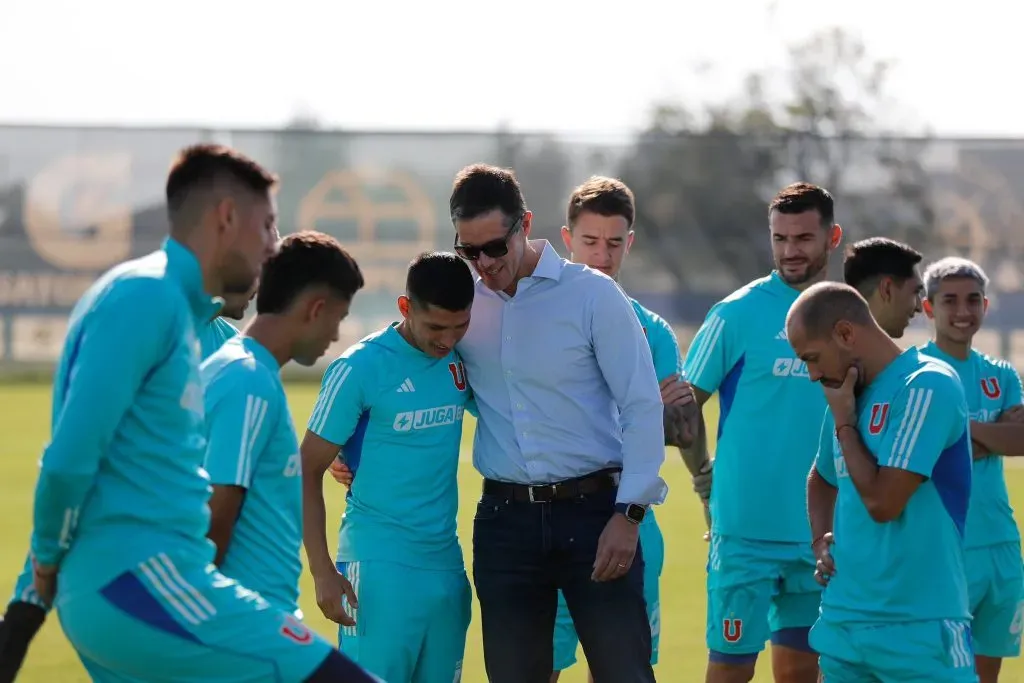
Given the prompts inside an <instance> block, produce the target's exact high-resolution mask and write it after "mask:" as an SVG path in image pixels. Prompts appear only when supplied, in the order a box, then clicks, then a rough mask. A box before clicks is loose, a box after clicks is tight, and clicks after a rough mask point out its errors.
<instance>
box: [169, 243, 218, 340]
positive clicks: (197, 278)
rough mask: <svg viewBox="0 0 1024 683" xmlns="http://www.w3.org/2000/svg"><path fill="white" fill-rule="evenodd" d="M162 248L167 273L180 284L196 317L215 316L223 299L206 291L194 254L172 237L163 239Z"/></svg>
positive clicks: (209, 317)
mask: <svg viewBox="0 0 1024 683" xmlns="http://www.w3.org/2000/svg"><path fill="white" fill-rule="evenodd" d="M163 250H164V252H165V253H166V254H167V274H168V275H170V276H171V277H172V278H173V279H174V280H175V281H176V282H177V283H178V284H179V285H181V288H182V290H183V291H184V292H185V297H186V298H187V299H188V303H189V305H190V306H191V307H192V313H193V314H194V315H195V316H196V318H198V319H200V320H203V321H207V320H210V319H212V318H213V317H214V316H216V315H217V313H219V312H220V309H221V307H223V306H224V299H222V298H220V297H211V296H210V295H209V294H207V293H206V290H205V289H204V288H203V272H202V270H201V269H200V268H199V261H198V260H197V259H196V257H195V254H193V253H192V252H191V251H190V250H189V249H188V247H186V246H185V245H183V244H182V243H181V242H179V241H177V240H176V239H174V238H173V237H168V238H167V239H165V240H164V243H163Z"/></svg>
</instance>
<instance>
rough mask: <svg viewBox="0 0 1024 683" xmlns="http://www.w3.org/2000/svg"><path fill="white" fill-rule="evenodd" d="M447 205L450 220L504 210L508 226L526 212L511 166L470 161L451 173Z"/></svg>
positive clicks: (524, 200) (468, 218) (524, 201)
mask: <svg viewBox="0 0 1024 683" xmlns="http://www.w3.org/2000/svg"><path fill="white" fill-rule="evenodd" d="M448 209H449V213H450V216H451V219H452V223H454V222H455V221H457V220H472V219H473V218H477V217H479V216H482V215H484V214H485V213H489V212H491V211H494V210H495V209H498V210H500V211H501V213H502V214H504V217H505V221H504V222H505V223H506V224H508V225H509V226H511V225H512V224H513V223H514V222H515V221H516V220H518V219H519V217H520V216H522V215H523V214H524V213H526V198H525V197H523V190H522V188H521V187H519V181H518V180H517V179H516V174H515V172H513V171H512V170H511V169H508V168H498V167H497V166H490V165H488V164H473V165H472V166H467V167H465V168H464V169H462V170H461V171H459V172H458V173H457V174H456V175H455V181H454V182H453V183H452V196H451V198H450V199H449V200H448Z"/></svg>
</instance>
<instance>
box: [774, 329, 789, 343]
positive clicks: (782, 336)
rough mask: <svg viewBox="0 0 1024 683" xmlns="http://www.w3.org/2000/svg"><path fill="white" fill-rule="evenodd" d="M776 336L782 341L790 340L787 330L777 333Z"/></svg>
mask: <svg viewBox="0 0 1024 683" xmlns="http://www.w3.org/2000/svg"><path fill="white" fill-rule="evenodd" d="M775 338H776V339H778V340H780V341H789V335H788V334H786V330H782V331H781V332H779V333H778V334H777V335H775Z"/></svg>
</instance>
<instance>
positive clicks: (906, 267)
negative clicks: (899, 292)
mask: <svg viewBox="0 0 1024 683" xmlns="http://www.w3.org/2000/svg"><path fill="white" fill-rule="evenodd" d="M923 258H924V257H923V256H922V255H921V253H920V252H919V251H916V250H915V249H913V248H912V247H910V246H909V245H907V244H904V243H903V242H897V241H896V240H891V239H889V238H888V237H869V238H868V239H866V240H860V241H859V242H854V243H853V244H851V245H849V246H848V247H846V256H845V258H844V259H843V281H844V282H845V283H846V284H848V285H850V286H851V287H853V288H854V289H856V290H857V291H858V292H860V293H861V294H862V295H864V296H865V297H868V296H870V295H871V292H872V291H873V290H874V289H875V288H876V287H877V286H878V283H879V282H880V281H881V279H882V278H883V277H891V278H893V279H894V280H897V281H898V282H900V283H903V282H906V281H907V280H909V279H910V278H912V277H914V268H915V267H917V264H919V263H920V262H921V259H923Z"/></svg>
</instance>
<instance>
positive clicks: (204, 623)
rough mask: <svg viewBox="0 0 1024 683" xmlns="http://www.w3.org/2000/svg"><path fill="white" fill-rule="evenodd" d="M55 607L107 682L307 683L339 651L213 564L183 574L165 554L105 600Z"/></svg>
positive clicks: (107, 592)
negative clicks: (222, 572)
mask: <svg viewBox="0 0 1024 683" xmlns="http://www.w3.org/2000/svg"><path fill="white" fill-rule="evenodd" d="M60 581H61V578H60V577H58V584H59V583H60ZM57 608H58V615H59V617H60V623H61V626H62V627H63V629H64V634H65V635H66V636H67V638H68V640H69V641H70V642H71V644H72V646H74V648H75V650H76V651H77V652H78V654H79V656H80V657H81V659H82V662H83V664H84V665H85V667H86V669H87V670H88V671H89V673H90V675H91V676H92V678H93V680H95V681H99V682H100V683H124V682H125V681H133V680H139V681H150V682H152V683H190V682H192V681H196V682H197V683H198V682H200V681H204V682H205V681H218V682H221V683H257V682H260V683H262V682H273V683H300V682H301V681H304V680H305V679H306V678H308V677H309V676H310V675H311V674H312V673H313V672H315V671H316V670H317V668H319V667H320V665H321V664H322V663H323V662H324V660H325V659H327V656H328V655H329V654H330V653H331V652H332V651H333V650H334V647H333V646H332V645H331V644H330V643H329V642H327V641H326V640H324V639H322V638H320V637H319V636H317V635H315V634H314V633H313V631H311V630H310V629H309V628H307V627H306V626H304V625H303V624H302V622H300V621H299V620H298V619H296V618H295V617H294V616H293V615H291V614H288V613H286V612H284V611H282V610H279V609H277V608H275V607H272V606H271V605H270V604H269V603H268V602H267V601H266V600H264V599H263V598H261V597H260V596H259V595H258V594H256V593H254V592H252V591H250V590H247V589H245V588H243V587H242V586H241V585H239V584H238V582H237V581H235V580H233V579H229V578H227V577H226V576H224V575H223V574H221V573H220V572H219V571H217V570H216V568H215V567H213V565H209V566H206V567H197V566H193V567H190V566H187V565H186V564H185V563H181V564H180V565H179V564H178V563H176V562H175V560H174V559H173V557H171V556H169V555H167V554H160V555H157V556H154V557H151V558H149V559H148V560H146V561H144V562H142V563H141V564H140V565H139V566H138V568H136V569H134V570H131V571H126V572H124V573H123V574H121V575H119V576H117V577H116V578H114V579H113V580H112V581H110V582H109V583H107V584H106V585H105V586H102V587H101V588H100V589H99V590H98V591H71V592H70V593H67V594H60V593H58V599H57Z"/></svg>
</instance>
